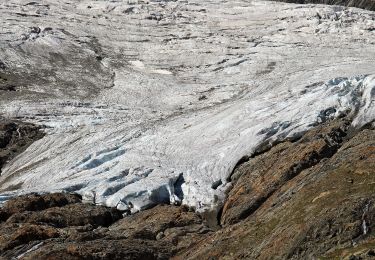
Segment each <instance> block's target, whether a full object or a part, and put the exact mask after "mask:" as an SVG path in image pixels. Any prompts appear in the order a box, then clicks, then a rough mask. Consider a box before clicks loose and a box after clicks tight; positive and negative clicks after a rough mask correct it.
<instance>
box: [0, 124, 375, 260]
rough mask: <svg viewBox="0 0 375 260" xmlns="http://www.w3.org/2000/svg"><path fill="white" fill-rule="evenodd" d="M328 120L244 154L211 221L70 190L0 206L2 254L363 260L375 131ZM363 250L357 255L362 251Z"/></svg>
mask: <svg viewBox="0 0 375 260" xmlns="http://www.w3.org/2000/svg"><path fill="white" fill-rule="evenodd" d="M351 130H352V129H350V125H349V124H348V121H347V120H344V119H342V120H337V121H334V122H328V123H326V124H324V125H322V126H319V127H316V128H314V129H313V130H311V131H309V132H307V133H306V134H305V135H304V136H303V137H302V138H301V139H299V140H297V141H294V142H284V143H281V144H278V145H276V146H274V147H272V148H271V149H270V150H269V151H265V152H263V153H262V154H259V155H257V156H254V157H253V158H250V159H249V160H248V161H247V162H244V163H242V164H241V165H240V166H238V168H237V169H236V170H235V171H234V172H233V175H232V183H233V187H232V189H231V190H230V191H229V192H228V195H227V198H226V200H225V203H224V207H223V209H222V211H221V212H220V214H219V215H218V222H219V223H218V224H221V226H218V225H216V226H215V225H212V224H213V222H212V219H207V218H206V217H205V216H202V215H200V214H197V213H194V212H193V211H190V210H189V209H188V208H186V207H177V206H171V205H163V206H157V207H154V208H152V209H149V210H145V211H142V212H140V213H137V214H134V215H131V216H124V217H122V216H121V212H119V211H118V210H116V209H110V208H105V207H102V206H94V205H90V204H82V203H81V199H80V197H79V196H77V195H68V194H52V195H43V196H39V195H33V196H29V197H20V198H17V199H13V200H10V201H9V202H7V203H6V205H5V206H4V207H3V209H2V210H1V211H0V220H1V221H2V222H1V224H0V228H1V232H0V241H1V243H0V244H1V247H0V255H1V256H2V257H4V258H5V259H8V258H12V257H18V256H22V257H23V258H22V259H51V257H52V258H53V259H87V258H90V259H109V258H111V259H169V258H174V259H271V258H272V259H275V258H276V259H312V258H324V259H325V258H328V259H332V258H334V259H337V258H340V259H343V258H347V259H363V258H371V257H372V256H373V255H374V254H375V253H374V252H375V242H374V240H375V232H374V230H375V218H374V214H375V196H374V191H375V130H374V129H373V128H371V127H368V128H364V129H362V130H359V131H355V132H352V131H351ZM361 257H362V258H361Z"/></svg>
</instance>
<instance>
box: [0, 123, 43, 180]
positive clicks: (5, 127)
mask: <svg viewBox="0 0 375 260" xmlns="http://www.w3.org/2000/svg"><path fill="white" fill-rule="evenodd" d="M43 135H44V134H43V133H42V132H41V131H40V127H38V126H35V125H33V124H27V123H22V122H19V121H14V120H13V121H11V120H7V119H4V118H0V174H1V168H2V167H3V165H4V164H5V163H7V162H8V161H10V160H11V159H13V158H14V157H15V156H16V155H17V154H19V153H21V152H23V151H24V150H25V149H26V148H27V147H28V146H29V145H30V144H32V143H33V142H34V141H35V140H38V139H40V138H42V137H43Z"/></svg>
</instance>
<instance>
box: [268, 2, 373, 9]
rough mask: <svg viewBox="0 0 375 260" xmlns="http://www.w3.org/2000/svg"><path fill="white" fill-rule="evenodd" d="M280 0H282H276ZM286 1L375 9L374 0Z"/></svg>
mask: <svg viewBox="0 0 375 260" xmlns="http://www.w3.org/2000/svg"><path fill="white" fill-rule="evenodd" d="M275 1H280V0H275ZM281 2H286V3H297V4H327V5H342V6H348V7H358V8H363V9H367V10H371V11H375V1H374V0H281Z"/></svg>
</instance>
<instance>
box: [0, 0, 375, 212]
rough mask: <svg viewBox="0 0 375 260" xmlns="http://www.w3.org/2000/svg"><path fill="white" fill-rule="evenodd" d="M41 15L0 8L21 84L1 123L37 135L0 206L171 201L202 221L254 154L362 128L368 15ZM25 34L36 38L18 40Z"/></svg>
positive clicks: (374, 110) (269, 11) (298, 8)
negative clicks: (313, 132)
mask: <svg viewBox="0 0 375 260" xmlns="http://www.w3.org/2000/svg"><path fill="white" fill-rule="evenodd" d="M45 2H46V3H48V5H49V9H48V10H44V9H43V10H44V11H43V12H46V14H45V15H44V16H42V18H40V17H33V16H32V17H27V18H28V19H26V18H24V17H23V16H21V17H18V18H17V19H18V20H17V21H14V20H12V19H11V17H12V14H11V13H9V12H11V11H9V9H7V8H6V6H7V5H9V4H13V5H14V6H18V7H19V8H20V9H22V11H23V12H25V13H29V14H34V13H35V12H36V10H34V9H35V8H37V7H35V6H29V7H21V3H22V1H20V0H11V1H9V2H8V1H7V3H2V4H0V7H1V8H0V14H1V17H2V18H1V19H3V20H4V23H3V24H2V25H1V26H2V27H3V31H7V32H8V33H7V34H6V35H5V36H1V37H4V38H3V39H4V41H2V42H1V43H0V59H1V60H4V63H5V64H6V65H7V66H8V67H10V68H12V69H13V70H14V71H16V75H21V74H22V75H24V76H22V77H25V82H27V84H26V83H23V84H25V85H26V86H25V90H24V91H23V92H22V91H21V94H20V95H19V96H17V97H14V98H11V99H2V100H1V101H0V107H1V109H0V111H1V115H2V116H5V117H8V118H21V119H22V120H25V121H30V122H33V123H36V124H39V125H43V126H45V127H46V128H45V131H46V133H47V135H46V136H45V137H44V138H43V139H41V140H39V141H37V142H35V143H34V144H32V145H31V146H30V147H29V148H28V149H27V150H26V151H25V152H23V153H22V154H20V155H19V156H18V157H17V158H15V159H14V160H12V161H11V162H10V163H9V164H7V165H6V167H5V168H4V169H3V174H2V176H0V201H1V200H6V199H8V198H9V197H10V196H13V195H15V194H23V193H28V192H53V191H68V192H77V193H80V194H82V195H83V197H84V199H85V200H86V201H92V202H94V203H98V204H104V205H108V206H115V207H118V208H119V209H121V210H126V211H131V212H136V211H139V210H142V209H144V208H147V207H150V206H152V205H154V204H157V203H180V201H182V203H184V204H187V205H190V206H194V207H196V208H197V209H198V210H205V209H209V208H211V207H215V206H216V205H217V204H218V203H220V201H221V200H222V198H223V196H224V191H225V190H226V189H227V188H228V187H229V186H230V183H228V176H229V175H230V174H231V172H232V170H233V169H234V167H235V165H236V164H237V162H238V161H239V160H240V159H241V158H242V157H243V156H245V155H251V154H252V153H253V152H254V151H255V149H257V147H259V146H260V145H262V144H264V143H273V142H276V141H279V140H284V139H286V138H293V137H296V136H299V135H301V133H303V132H304V131H306V130H307V129H309V128H311V127H313V126H314V125H316V124H319V123H322V122H324V121H326V120H328V119H330V118H335V117H338V116H340V115H342V114H347V113H349V114H351V115H352V116H353V118H354V119H353V127H361V126H363V125H365V124H367V123H371V122H373V120H374V117H375V76H374V75H373V73H374V66H373V65H374V64H375V63H374V62H375V47H374V46H375V37H374V36H375V32H374V31H373V30H368V28H372V27H374V26H375V14H374V13H373V12H369V11H363V10H359V9H355V8H340V7H334V6H333V7H332V6H322V5H293V4H284V3H274V2H263V1H242V0H239V1H236V2H233V3H226V2H224V1H219V0H218V1H204V3H202V2H201V1H189V2H187V3H186V2H183V1H172V2H169V1H168V2H164V1H162V2H158V1H157V2H153V1H150V2H149V3H145V2H142V1H136V2H135V3H134V4H132V5H131V7H132V8H133V7H134V8H136V9H132V10H137V12H130V13H129V12H125V13H124V10H128V8H129V6H130V5H129V3H128V2H126V1H116V2H108V1H104V0H102V1H88V0H84V1H78V2H77V3H71V2H70V1H67V0H64V1H59V2H58V3H57V2H56V1H52V0H48V1H47V0H46V1H45ZM88 5H90V6H91V7H92V8H90V9H87V8H86V7H87V6H88ZM27 8H29V9H27ZM32 8H34V9H32ZM40 8H42V7H40ZM200 10H205V12H202V11H200ZM39 11H40V10H39ZM40 12H41V11H40ZM317 12H319V14H320V17H321V18H318V17H317V16H316V13H317ZM150 13H160V14H161V16H160V19H158V20H153V19H148V18H147V17H148V15H150ZM62 17H65V18H64V19H63V18H62ZM158 17H159V16H158ZM332 17H334V19H333V18H332ZM337 17H338V18H337ZM34 23H37V24H40V25H39V26H40V28H41V29H40V32H39V33H37V35H35V32H33V33H32V35H31V36H29V37H26V36H27V35H28V34H27V33H25V32H27V31H28V30H29V27H30V26H31V25H32V24H34ZM45 28H50V29H49V30H46V29H45ZM34 31H35V30H34ZM38 31H39V30H38ZM22 35H24V36H22ZM25 35H26V36H25ZM12 66H13V67H12ZM32 70H36V72H37V73H39V74H40V75H43V77H41V78H38V76H34V77H31V76H30V75H34V74H32V72H33V71H32ZM52 72H53V73H52ZM17 73H19V74H17ZM37 73H36V74H37ZM203 97H204V98H203ZM20 184H21V185H20ZM12 187H18V188H17V189H15V190H13V189H12ZM19 187H20V188H19Z"/></svg>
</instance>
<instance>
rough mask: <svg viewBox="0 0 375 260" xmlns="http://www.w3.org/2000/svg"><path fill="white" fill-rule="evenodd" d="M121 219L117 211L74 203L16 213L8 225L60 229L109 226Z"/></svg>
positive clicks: (8, 221)
mask: <svg viewBox="0 0 375 260" xmlns="http://www.w3.org/2000/svg"><path fill="white" fill-rule="evenodd" d="M120 218H121V213H120V211H117V210H116V209H111V208H106V207H103V206H94V205H90V204H82V203H74V204H70V205H66V206H64V207H54V208H48V209H46V210H43V211H34V212H28V211H26V212H22V213H16V214H14V215H13V216H11V217H10V218H9V219H8V220H7V223H35V224H36V223H45V224H48V225H52V226H54V227H59V228H62V227H68V226H84V225H88V224H90V225H93V226H109V225H110V224H112V223H113V222H115V221H117V220H118V219H120Z"/></svg>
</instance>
